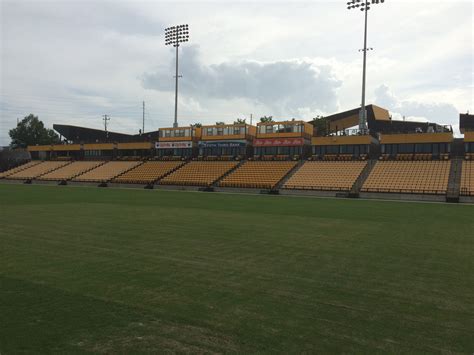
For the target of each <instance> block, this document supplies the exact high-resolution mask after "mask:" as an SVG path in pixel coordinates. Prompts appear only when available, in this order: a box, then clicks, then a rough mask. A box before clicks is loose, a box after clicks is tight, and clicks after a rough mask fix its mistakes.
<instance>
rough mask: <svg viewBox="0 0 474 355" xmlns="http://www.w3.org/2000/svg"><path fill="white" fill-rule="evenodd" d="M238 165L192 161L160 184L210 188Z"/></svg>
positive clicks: (233, 163) (234, 163) (235, 163)
mask: <svg viewBox="0 0 474 355" xmlns="http://www.w3.org/2000/svg"><path fill="white" fill-rule="evenodd" d="M238 164H239V163H238V162H235V161H192V162H190V163H188V164H186V165H184V166H183V167H182V168H179V169H178V170H176V171H175V172H173V173H172V174H170V175H168V176H166V177H165V178H164V179H162V180H160V184H163V185H191V186H210V185H212V184H213V183H214V182H215V181H217V180H218V179H219V178H220V177H222V176H223V175H224V174H226V173H227V172H228V171H230V170H231V169H233V168H235V167H236V166H237V165H238Z"/></svg>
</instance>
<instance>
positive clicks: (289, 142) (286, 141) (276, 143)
mask: <svg viewBox="0 0 474 355" xmlns="http://www.w3.org/2000/svg"><path fill="white" fill-rule="evenodd" d="M303 144H304V138H274V139H256V140H254V141H253V145H254V146H255V147H291V146H298V145H303Z"/></svg>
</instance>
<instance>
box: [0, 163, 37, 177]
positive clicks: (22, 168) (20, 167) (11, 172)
mask: <svg viewBox="0 0 474 355" xmlns="http://www.w3.org/2000/svg"><path fill="white" fill-rule="evenodd" d="M39 163H41V161H40V160H34V161H30V162H28V163H26V164H22V165H19V166H17V167H15V168H13V169H10V170H6V171H4V172H1V173H0V179H3V178H6V177H7V176H9V175H13V174H15V173H17V172H19V171H22V170H25V169H28V168H31V167H32V166H35V165H38V164H39Z"/></svg>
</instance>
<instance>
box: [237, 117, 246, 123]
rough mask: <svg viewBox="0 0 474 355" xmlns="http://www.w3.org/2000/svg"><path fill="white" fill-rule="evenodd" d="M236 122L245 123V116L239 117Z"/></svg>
mask: <svg viewBox="0 0 474 355" xmlns="http://www.w3.org/2000/svg"><path fill="white" fill-rule="evenodd" d="M234 124H245V118H237V119H236V120H235V121H234Z"/></svg>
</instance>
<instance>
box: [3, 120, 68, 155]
mask: <svg viewBox="0 0 474 355" xmlns="http://www.w3.org/2000/svg"><path fill="white" fill-rule="evenodd" d="M9 135H10V138H11V140H12V141H11V143H10V146H11V147H12V148H25V147H27V146H29V145H37V144H39V145H46V144H56V143H60V142H61V141H60V139H59V136H58V134H57V133H56V132H54V131H53V130H52V129H49V128H46V127H45V126H44V124H43V122H42V121H40V120H39V119H38V116H35V115H33V114H29V115H28V116H26V117H25V118H24V119H22V120H21V121H20V122H19V123H18V124H17V126H16V128H13V129H11V130H10V131H9Z"/></svg>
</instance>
